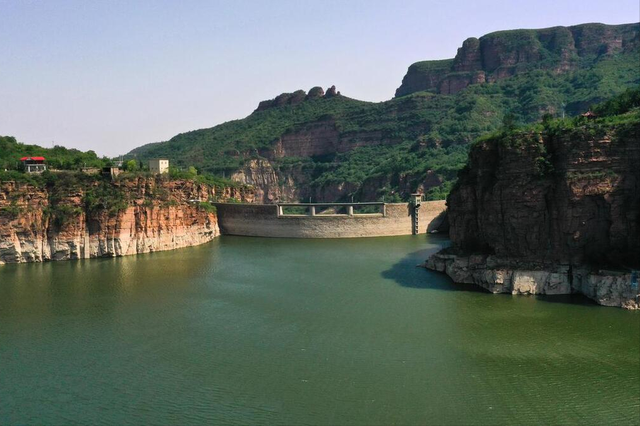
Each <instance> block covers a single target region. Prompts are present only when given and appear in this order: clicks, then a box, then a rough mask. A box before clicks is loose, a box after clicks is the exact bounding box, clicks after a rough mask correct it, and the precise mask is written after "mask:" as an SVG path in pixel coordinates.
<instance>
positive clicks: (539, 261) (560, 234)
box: [427, 120, 640, 308]
mask: <svg viewBox="0 0 640 426" xmlns="http://www.w3.org/2000/svg"><path fill="white" fill-rule="evenodd" d="M638 141H640V124H639V123H638V121H637V120H635V121H628V122H626V123H623V124H607V123H600V124H598V123H592V122H585V123H583V124H582V125H580V126H578V127H577V128H573V129H567V130H563V131H560V132H556V133H545V132H543V133H538V132H534V131H530V132H524V133H518V132H514V133H511V134H510V135H507V136H497V137H494V138H492V139H488V140H485V141H482V142H479V143H478V144H477V145H476V146H474V148H473V149H472V151H471V153H470V156H469V163H468V166H467V168H466V169H465V171H464V172H463V173H462V174H461V175H460V177H459V180H458V184H457V186H456V187H455V188H454V189H453V190H452V192H451V194H450V196H449V198H448V200H447V202H448V207H449V210H448V216H449V224H450V237H451V241H452V247H451V248H450V249H447V250H446V251H445V252H442V253H440V254H438V255H436V256H434V257H432V258H431V259H430V260H429V261H428V263H427V266H428V267H430V268H432V269H435V270H438V271H442V272H445V273H447V274H449V275H450V276H451V277H452V279H454V280H455V281H457V282H464V283H475V284H478V285H480V286H482V287H484V288H486V289H488V290H490V291H492V292H512V293H530V294H567V293H575V292H579V293H583V294H585V295H587V296H588V297H590V298H592V299H594V300H596V301H597V302H598V303H601V304H604V305H609V306H623V307H627V308H638V303H637V299H636V297H635V296H636V295H637V294H638V293H639V291H638V288H637V285H635V286H634V282H637V281H636V280H634V279H633V275H634V273H633V271H634V270H636V271H637V270H639V269H640V167H638V165H639V164H640V144H639V142H638ZM636 274H637V273H636Z"/></svg>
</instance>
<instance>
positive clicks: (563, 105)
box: [561, 102, 567, 120]
mask: <svg viewBox="0 0 640 426" xmlns="http://www.w3.org/2000/svg"><path fill="white" fill-rule="evenodd" d="M566 106H567V104H565V103H564V102H563V103H562V105H561V107H562V119H563V120H564V107H566Z"/></svg>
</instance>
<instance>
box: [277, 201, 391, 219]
mask: <svg viewBox="0 0 640 426" xmlns="http://www.w3.org/2000/svg"><path fill="white" fill-rule="evenodd" d="M276 206H277V209H276V215H277V217H297V216H313V217H336V216H381V217H386V216H387V209H386V203H384V202H362V203H276Z"/></svg>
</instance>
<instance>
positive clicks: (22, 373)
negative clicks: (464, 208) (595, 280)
mask: <svg viewBox="0 0 640 426" xmlns="http://www.w3.org/2000/svg"><path fill="white" fill-rule="evenodd" d="M446 244H448V241H447V240H446V239H445V238H443V237H435V236H428V237H427V236H425V235H418V236H401V237H384V238H367V239H347V240H330V239H329V240H304V239H265V238H252V237H231V236H223V237H221V238H218V239H216V240H214V241H213V242H211V243H209V244H205V245H202V246H199V247H192V248H186V249H181V250H176V251H171V252H161V253H154V254H149V255H140V256H137V257H134V256H131V257H124V258H115V259H97V260H88V261H86V260H85V261H69V262H55V263H44V264H22V265H15V264H14V265H5V266H2V267H0V424H73V423H76V424H132V425H135V424H141V423H153V424H214V423H217V424H361V425H370V424H398V425H401V424H433V425H486V424H497V425H512V424H521V425H536V424H593V425H601V424H638V423H639V422H640V313H638V312H629V311H625V310H623V309H616V308H607V307H602V306H597V305H595V304H592V303H590V302H588V301H586V300H585V299H582V298H579V297H575V298H572V297H556V298H541V297H527V296H511V295H492V294H488V293H484V292H481V291H478V290H477V289H476V288H474V287H469V286H463V285H458V284H453V283H452V282H451V281H450V280H449V278H447V277H446V276H444V275H440V274H437V273H435V272H429V271H426V270H425V269H422V268H416V267H415V266H416V265H417V264H419V263H422V262H423V261H424V260H425V259H426V258H427V257H428V255H429V254H431V253H433V252H435V251H437V250H438V249H439V248H441V247H442V246H443V245H446Z"/></svg>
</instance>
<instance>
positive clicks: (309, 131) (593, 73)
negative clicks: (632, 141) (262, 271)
mask: <svg viewBox="0 0 640 426" xmlns="http://www.w3.org/2000/svg"><path fill="white" fill-rule="evenodd" d="M639 34H640V24H627V25H616V26H610V25H603V24H584V25H578V26H575V27H555V28H549V29H543V30H513V31H501V32H497V33H492V34H488V35H486V36H484V37H481V38H479V39H468V40H466V41H465V42H464V43H463V46H462V47H461V48H460V49H459V50H458V54H457V55H456V57H455V58H454V59H450V60H444V61H425V62H419V63H417V64H413V65H412V66H411V67H409V71H408V72H407V75H406V76H405V78H404V79H403V83H402V86H400V88H399V89H398V91H397V93H396V97H395V98H394V99H391V100H389V101H385V102H380V103H371V102H364V101H359V100H356V99H351V98H349V97H347V96H344V95H342V94H341V93H340V92H338V91H337V90H336V89H335V87H331V88H329V89H328V90H327V91H326V93H325V92H324V91H323V90H322V89H321V88H319V87H314V88H312V89H311V90H309V92H308V93H306V92H305V91H303V90H298V91H295V92H292V93H283V94H281V95H279V96H277V97H276V98H274V99H272V100H268V101H263V102H260V104H259V105H258V107H257V108H256V110H255V111H254V112H253V113H252V114H251V115H249V116H248V117H246V118H244V119H241V120H235V121H230V122H227V123H224V124H221V125H219V126H215V127H212V128H209V129H200V130H195V131H191V132H187V133H182V134H179V135H177V136H175V137H173V138H172V139H170V140H169V141H166V142H160V143H154V144H149V145H144V146H142V147H140V148H137V149H134V150H133V151H131V153H129V156H131V157H135V158H139V159H143V160H144V159H147V158H150V157H160V156H162V157H168V158H169V159H171V160H172V161H173V163H174V164H177V165H180V166H183V167H187V166H190V165H194V166H196V167H198V168H200V169H201V170H203V171H206V172H210V173H214V174H219V175H226V176H227V177H232V178H233V179H235V180H238V181H240V182H243V183H248V184H252V185H254V186H255V188H256V196H257V198H258V199H259V200H262V201H264V202H271V201H276V200H301V199H304V200H307V199H309V198H311V199H313V200H314V201H337V200H344V199H350V198H351V197H354V199H356V200H362V201H370V200H379V199H382V198H384V199H385V200H399V199H406V197H407V196H408V194H409V193H411V192H414V191H424V192H425V193H426V194H427V197H428V198H431V199H441V198H444V197H445V196H446V194H447V193H448V192H449V190H450V188H451V186H452V184H453V182H454V181H455V179H456V175H457V172H458V170H459V169H460V168H461V167H462V166H463V165H464V163H465V161H466V158H467V152H468V147H469V144H470V143H471V142H472V141H473V140H475V139H476V138H478V137H479V136H481V135H483V134H485V133H488V132H491V131H494V130H496V129H498V128H500V126H502V124H503V123H506V122H521V123H529V122H533V121H536V120H539V119H540V118H541V117H542V116H543V115H545V114H552V115H556V116H558V115H561V114H562V113H563V112H566V114H569V115H575V114H578V113H581V112H584V111H586V110H587V109H588V108H589V106H590V105H591V104H594V103H596V102H599V101H602V100H604V99H608V98H610V97H611V96H614V95H616V94H619V93H621V92H622V91H624V90H625V89H626V88H628V87H633V86H635V85H638V84H640V70H639V69H638V60H639V56H638V55H639V52H640V41H639V40H640V35H639Z"/></svg>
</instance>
